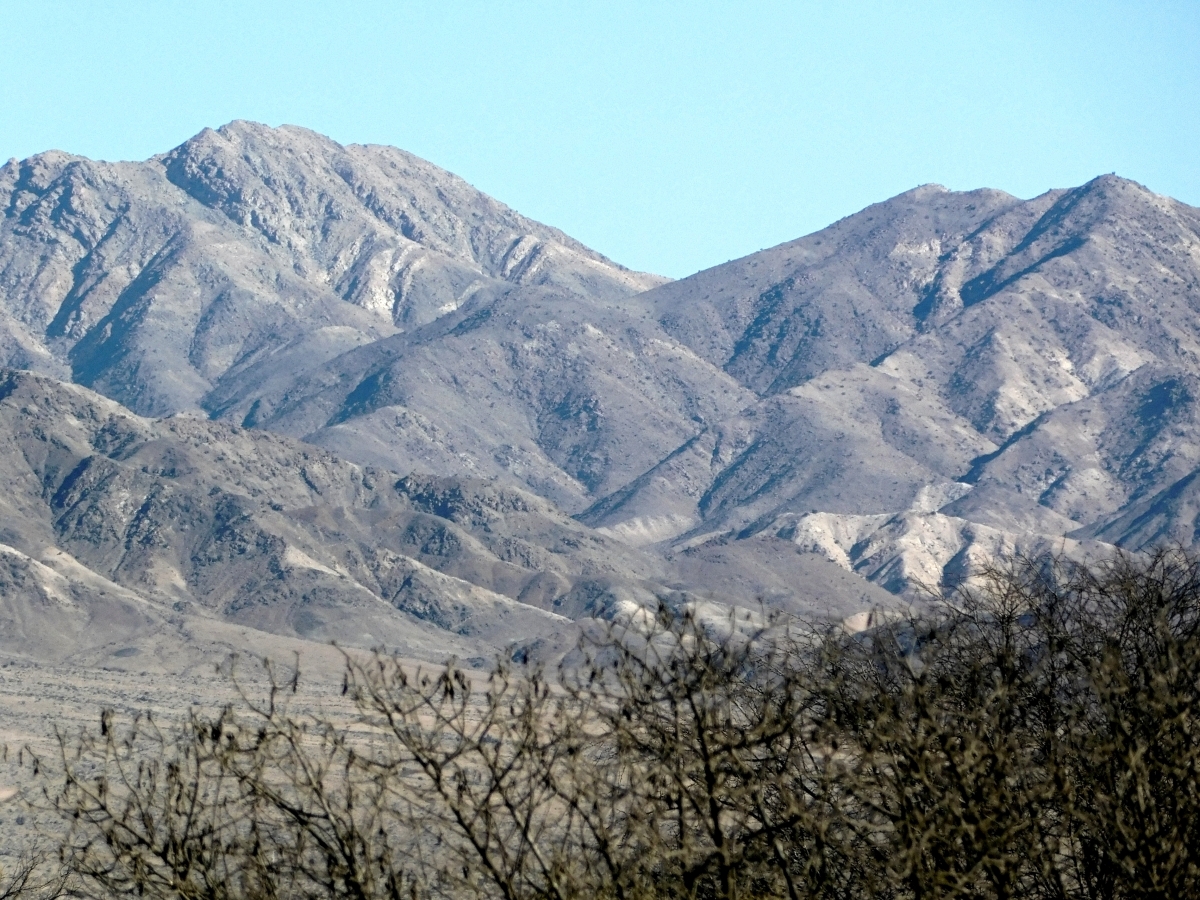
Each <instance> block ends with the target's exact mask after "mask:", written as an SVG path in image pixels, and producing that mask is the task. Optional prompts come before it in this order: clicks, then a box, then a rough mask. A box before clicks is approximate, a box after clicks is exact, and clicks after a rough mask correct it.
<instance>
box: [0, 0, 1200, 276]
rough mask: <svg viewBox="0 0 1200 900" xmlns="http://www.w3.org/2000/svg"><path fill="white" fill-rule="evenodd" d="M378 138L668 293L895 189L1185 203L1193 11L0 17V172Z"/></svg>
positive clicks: (1199, 109)
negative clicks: (226, 132) (670, 284)
mask: <svg viewBox="0 0 1200 900" xmlns="http://www.w3.org/2000/svg"><path fill="white" fill-rule="evenodd" d="M235 118H245V119H254V120H256V121H260V122H266V123H268V124H271V125H278V124H281V123H285V122H286V123H291V124H297V125H305V126H307V127H309V128H314V129H316V130H318V131H321V132H323V133H325V134H328V135H330V136H331V137H333V138H335V139H336V140H338V141H341V142H343V143H351V142H371V143H386V144H395V145H397V146H400V147H404V148H405V149H407V150H410V151H412V152H414V153H416V154H418V155H420V156H423V157H425V158H427V159H429V160H431V161H433V162H435V163H437V164H439V165H441V166H444V167H446V168H448V169H451V170H452V171H454V172H457V173H458V174H460V175H462V176H463V177H464V178H466V179H467V180H468V181H470V182H471V183H473V184H475V185H476V186H478V187H480V188H482V189H483V190H485V191H487V192H488V193H491V194H493V195H494V196H496V197H498V198H499V199H501V200H503V201H504V202H506V203H508V204H510V205H511V206H514V207H516V208H517V209H518V210H520V211H521V212H523V213H526V214H527V215H530V216H533V217H534V218H537V219H541V220H543V221H545V222H549V223H551V224H553V225H557V226H559V227H560V228H563V229H564V230H566V231H567V232H569V233H570V234H572V235H574V236H576V237H578V238H579V239H580V240H582V241H584V242H585V243H587V244H590V245H591V246H593V247H595V248H596V249H598V250H600V251H602V252H604V253H606V254H608V255H609V256H612V257H613V258H614V259H617V260H618V261H620V262H623V263H625V264H626V265H630V266H633V267H636V268H641V269H649V270H653V271H657V272H661V273H663V274H667V275H672V276H681V275H686V274H689V273H690V272H693V271H695V270H697V269H700V268H704V267H707V266H710V265H715V264H717V263H720V262H724V261H725V260H727V259H730V258H733V257H737V256H741V255H743V254H746V253H749V252H752V251H754V250H757V249H759V248H762V247H766V246H771V245H773V244H776V243H779V242H781V241H785V240H790V239H791V238H794V237H798V236H800V235H801V234H805V233H807V232H810V231H813V230H815V229H817V228H820V227H822V226H824V225H826V224H828V223H829V222H831V221H833V220H835V219H838V218H840V217H841V216H844V215H847V214H849V213H852V212H854V211H855V210H857V209H859V208H861V207H863V206H865V205H867V204H868V203H871V202H874V201H877V200H882V199H884V198H886V197H888V196H891V195H893V194H896V193H899V192H900V191H903V190H906V189H908V188H910V187H913V186H914V185H917V184H921V183H924V182H931V181H935V182H940V183H942V184H945V185H947V186H948V187H951V188H963V189H965V188H973V187H980V186H989V187H997V188H1002V189H1004V190H1007V191H1010V192H1012V193H1015V194H1017V195H1020V196H1026V197H1027V196H1032V195H1035V194H1038V193H1040V192H1042V191H1044V190H1046V189H1048V188H1051V187H1065V186H1071V185H1075V184H1080V183H1082V182H1084V181H1086V180H1087V179H1089V178H1091V177H1093V176H1095V175H1098V174H1100V173H1103V172H1110V171H1116V172H1117V173H1118V174H1120V175H1124V176H1126V177H1129V178H1134V179H1136V180H1138V181H1141V182H1143V183H1144V184H1146V185H1148V186H1149V187H1150V188H1152V189H1153V190H1155V191H1159V192H1160V193H1165V194H1170V195H1172V196H1174V197H1177V198H1179V199H1181V200H1184V201H1186V202H1189V203H1192V204H1195V205H1200V2H1198V0H1184V2H1172V0H1161V2H1151V0H1142V2H1105V0H1088V2H1053V0H1040V2H1018V0H1013V2H1005V0H996V2H983V0H955V2H925V3H922V2H888V3H884V2H879V3H869V2H850V0H838V2H834V0H826V2H820V3H806V2H753V0H749V2H747V0H742V2H736V3H732V2H731V3H705V2H692V3H684V2H678V3H665V2H654V0H637V2H624V0H603V2H582V0H581V2H567V0H560V2H505V0H487V2H453V0H440V2H420V3H418V2H405V0H391V2H382V0H380V2H351V0H343V2H339V3H332V2H328V3H317V2H304V0H290V2H266V0H237V2H232V0H208V2H204V0H193V2H189V3H184V2H177V0H154V2H134V0H127V2H120V0H23V2H11V0H0V157H3V158H7V157H10V156H17V157H24V156H28V155H29V154H32V153H35V152H38V151H41V150H46V149H49V148H58V149H62V150H68V151H72V152H75V153H81V154H84V155H87V156H91V157H98V158H104V159H141V158H145V157H147V156H150V155H152V154H154V153H157V152H161V151H164V150H167V149H169V148H170V147H173V146H175V145H177V144H179V143H180V142H182V141H183V140H185V139H186V138H188V137H189V136H191V135H192V134H194V133H195V132H197V131H199V130H200V129H201V128H202V127H204V126H216V125H220V124H222V123H224V122H226V121H229V120H230V119H235Z"/></svg>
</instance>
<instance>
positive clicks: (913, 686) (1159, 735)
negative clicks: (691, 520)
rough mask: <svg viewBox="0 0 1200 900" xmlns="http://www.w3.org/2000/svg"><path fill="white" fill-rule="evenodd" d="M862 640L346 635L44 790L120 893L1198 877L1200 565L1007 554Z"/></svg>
mask: <svg viewBox="0 0 1200 900" xmlns="http://www.w3.org/2000/svg"><path fill="white" fill-rule="evenodd" d="M972 585H973V586H971V587H968V588H963V589H960V590H958V591H956V592H955V593H954V594H953V595H952V596H949V597H946V598H944V603H943V609H942V611H941V613H940V614H939V615H937V616H931V617H927V618H914V619H910V620H906V621H901V622H895V623H892V624H889V625H887V626H885V627H882V628H877V629H874V630H872V631H869V632H865V633H862V634H858V635H853V636H847V635H845V634H844V633H842V632H841V631H837V630H827V629H822V628H817V627H812V626H807V625H805V626H801V625H799V624H798V623H796V622H795V621H793V620H787V619H783V618H772V617H769V616H755V615H748V614H746V613H744V612H739V613H738V614H737V615H736V616H734V617H732V618H730V619H721V620H716V621H710V620H707V619H705V618H704V617H702V616H701V615H699V614H697V613H694V612H683V613H675V612H672V611H671V610H668V609H667V608H665V607H664V608H663V609H660V610H659V611H658V613H657V615H655V614H646V615H644V616H642V617H633V618H632V619H631V620H629V621H627V622H625V623H624V624H623V625H610V626H606V627H604V628H603V629H601V631H600V633H598V634H595V635H593V637H592V638H591V639H590V640H587V641H585V642H584V644H583V645H582V646H581V648H580V652H579V653H578V654H577V655H576V656H575V657H573V658H572V664H571V665H570V666H569V667H564V668H563V670H562V671H561V672H560V673H558V677H557V678H555V679H547V678H546V677H545V676H544V674H543V673H542V672H540V671H538V670H535V669H529V668H522V667H513V666H510V665H507V664H502V665H499V666H497V668H496V669H495V670H494V671H493V672H492V673H491V675H490V677H489V678H487V679H486V680H483V679H481V678H479V677H478V676H476V675H473V674H469V673H468V672H466V671H464V670H461V669H459V668H458V667H457V666H455V665H454V664H450V665H448V666H446V667H445V668H444V669H438V670H430V671H414V670H413V669H411V668H409V667H407V666H405V665H404V664H402V663H401V662H400V661H399V660H396V659H393V658H389V657H387V656H384V655H376V656H374V657H372V658H367V659H366V660H363V659H360V658H348V661H347V673H346V682H345V694H346V695H347V697H348V698H349V699H350V700H351V701H352V702H353V708H354V713H353V715H352V716H351V717H350V718H351V720H352V721H350V722H349V723H347V722H344V721H341V720H339V719H337V717H335V716H334V715H332V714H330V715H324V716H322V715H318V716H312V715H301V714H298V713H294V712H292V711H290V710H289V709H288V707H287V705H286V703H285V702H284V701H285V700H286V698H287V696H288V691H287V686H286V685H283V686H282V687H276V688H275V689H273V690H272V691H271V693H270V696H269V697H268V698H267V699H266V700H265V701H264V702H263V703H261V704H255V703H252V702H250V701H249V700H246V701H245V702H244V703H243V705H242V706H241V707H240V708H236V709H228V710H224V711H222V712H220V713H219V714H217V715H214V716H210V717H204V716H200V715H197V716H195V717H194V718H193V719H192V720H191V722H190V723H189V725H188V727H187V728H186V729H185V730H184V732H183V733H182V734H181V735H178V736H174V735H172V736H171V737H170V738H168V737H165V736H163V735H161V734H159V733H158V732H156V731H154V730H153V729H152V728H148V727H147V726H148V724H149V723H146V722H144V721H140V722H134V723H132V724H127V725H124V726H118V725H117V724H116V723H115V722H114V721H113V719H112V717H111V716H106V718H105V719H104V720H103V727H102V731H101V734H100V735H98V736H97V735H93V736H91V737H85V738H84V739H83V741H81V742H80V743H79V744H77V745H73V746H72V747H71V748H70V752H68V753H66V754H65V755H64V764H65V778H63V779H62V780H61V781H60V782H59V783H58V784H57V786H56V787H55V788H54V789H53V790H50V791H49V792H48V794H47V796H48V797H49V798H50V799H51V800H52V801H53V802H54V803H55V805H56V806H57V808H58V809H59V810H60V811H61V812H62V814H63V816H64V819H65V821H67V822H68V823H69V825H70V833H69V835H68V837H67V839H66V840H65V841H64V844H63V852H64V859H65V861H66V862H67V864H68V866H69V867H70V869H71V870H72V871H73V873H74V878H75V882H74V884H75V890H76V891H77V892H79V893H82V894H86V895H90V896H98V897H111V896H119V895H127V894H128V895H137V896H150V897H162V898H193V897H195V898H201V897H203V898H225V897H235V896H236V897H246V898H252V897H270V898H275V897H279V898H282V897H288V898H293V897H356V898H362V900H368V898H372V900H373V898H377V897H378V898H385V897H395V898H399V897H413V898H416V897H453V898H463V897H485V898H503V900H527V898H529V900H533V898H551V900H573V898H583V897H588V898H592V897H611V898H621V900H638V898H649V897H670V898H714V900H715V898H726V900H734V898H749V897H786V898H816V897H822V898H825V897H828V898H857V897H864V898H865V897H885V898H889V897H890V898H934V897H936V898H952V897H981V898H1009V897H1013V898H1016V897H1021V898H1025V897H1029V898H1062V900H1074V898H1080V900H1083V898H1088V900H1091V898H1133V897H1138V898H1142V897H1164V898H1166V897H1188V896H1200V833H1198V832H1200V772H1198V767H1200V734H1198V732H1197V728H1198V726H1197V724H1196V717H1197V712H1198V709H1200V632H1198V629H1200V564H1198V563H1197V561H1196V559H1195V558H1193V557H1192V556H1190V555H1188V554H1186V553H1184V552H1182V551H1164V552H1161V553H1158V554H1156V555H1154V556H1152V557H1149V558H1141V557H1138V558H1134V557H1125V556H1122V557H1117V558H1115V559H1112V560H1109V561H1107V562H1103V563H1099V564H1095V565H1080V564H1074V563H1069V562H1065V561H1062V560H1056V559H1050V558H1043V559H1018V560H1012V561H1009V562H1008V563H1006V564H1005V565H1003V566H998V567H995V568H992V569H991V570H989V571H987V572H985V573H984V574H983V576H982V577H981V578H980V579H977V580H975V581H974V582H972Z"/></svg>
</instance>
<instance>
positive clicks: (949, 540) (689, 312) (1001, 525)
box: [0, 122, 1200, 592]
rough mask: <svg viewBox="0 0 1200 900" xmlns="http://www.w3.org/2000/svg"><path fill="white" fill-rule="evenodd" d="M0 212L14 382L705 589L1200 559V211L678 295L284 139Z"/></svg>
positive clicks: (43, 160)
mask: <svg viewBox="0 0 1200 900" xmlns="http://www.w3.org/2000/svg"><path fill="white" fill-rule="evenodd" d="M0 200H2V201H3V202H4V204H5V206H4V208H5V210H6V212H5V217H4V219H3V222H2V223H0V293H2V297H0V299H2V301H3V302H2V303H0V362H5V363H7V364H9V365H13V366H17V367H22V368H32V369H37V370H40V371H43V372H47V373H50V374H52V375H55V376H56V377H59V378H63V379H69V380H74V381H76V382H78V383H81V384H85V385H88V386H90V387H93V388H95V389H96V390H98V391H100V392H101V393H103V394H105V395H107V396H109V397H112V398H114V399H116V400H118V401H120V402H121V403H123V404H125V405H126V406H128V407H130V408H131V409H133V410H134V411H135V412H138V413H140V414H144V415H152V416H159V415H169V414H172V413H178V412H186V413H189V414H191V415H198V416H202V417H203V416H208V417H211V418H215V419H218V420H221V421H224V422H227V423H231V424H235V425H241V426H245V427H254V428H260V429H268V430H273V431H276V432H280V433H283V434H287V435H291V436H293V437H296V438H301V439H303V440H305V441H307V442H309V443H311V444H316V445H319V446H321V447H324V448H326V449H328V450H331V451H333V452H335V453H336V454H338V455H339V456H342V457H344V458H346V459H348V460H352V461H355V462H357V463H359V464H369V465H371V466H374V467H377V468H379V469H381V470H391V471H394V472H396V473H397V474H398V475H401V474H404V473H409V472H416V473H428V474H431V475H437V476H455V477H458V476H469V477H471V478H476V479H480V478H482V479H497V480H499V482H502V483H508V484H517V485H521V486H522V487H523V488H524V489H527V490H532V491H533V492H534V493H536V494H539V495H541V496H542V497H544V498H547V499H548V500H550V501H552V502H553V503H554V504H556V505H557V506H558V507H559V508H560V509H562V510H564V511H566V512H568V513H572V514H576V515H577V516H578V519H579V521H581V522H583V523H585V524H586V525H588V526H591V527H593V528H595V529H598V530H599V532H600V533H601V535H607V536H609V537H610V538H619V539H620V540H622V541H624V542H626V543H634V544H638V545H643V546H647V547H651V548H652V549H653V550H654V552H656V553H658V554H659V555H660V556H663V555H665V556H666V557H667V558H668V561H670V563H671V565H675V566H683V567H684V568H687V567H689V566H690V567H692V568H691V569H689V571H693V570H695V568H696V566H700V565H701V563H703V565H704V566H707V565H709V563H713V561H714V560H717V559H720V560H722V561H723V562H722V563H721V564H722V565H725V564H732V563H731V560H733V559H734V557H737V558H739V559H743V560H746V559H751V558H753V559H755V560H758V561H759V562H761V560H762V559H763V558H769V557H770V553H774V552H776V551H780V552H782V548H785V547H788V548H792V549H791V550H789V551H788V552H790V553H793V554H794V553H796V552H800V550H804V551H805V552H807V553H809V555H810V556H811V555H814V554H815V555H816V556H817V557H821V558H824V559H826V560H828V561H832V562H833V563H835V564H836V565H838V566H842V567H844V568H848V569H850V570H851V571H854V572H858V573H860V574H863V575H865V576H867V577H869V578H872V579H874V580H875V581H876V582H877V583H879V584H886V585H887V586H888V588H889V589H891V590H894V591H900V592H904V591H906V590H908V586H909V585H910V584H911V582H912V579H913V578H919V579H920V580H924V581H927V580H929V579H930V578H934V577H935V576H936V574H937V573H939V572H940V573H942V575H943V576H945V577H948V578H951V577H957V574H961V572H963V571H965V569H966V568H969V566H968V565H967V562H966V561H967V560H969V559H971V558H975V557H978V556H979V554H981V553H984V552H992V551H993V550H995V549H997V548H1003V547H1012V546H1041V545H1048V544H1053V543H1054V542H1056V541H1057V542H1059V543H1060V544H1061V542H1062V541H1064V540H1078V541H1083V542H1085V543H1086V542H1088V541H1094V540H1101V541H1104V542H1111V543H1119V544H1122V545H1127V546H1131V547H1139V546H1144V545H1145V544H1146V543H1147V542H1148V541H1152V540H1157V539H1160V538H1161V536H1163V535H1168V534H1169V535H1173V536H1179V535H1182V534H1193V533H1194V532H1195V529H1194V528H1193V522H1192V519H1194V516H1193V515H1192V513H1191V510H1192V504H1191V503H1190V501H1188V500H1187V499H1186V498H1187V496H1190V494H1189V489H1188V487H1187V486H1188V485H1190V484H1191V483H1192V479H1193V474H1194V472H1195V471H1196V469H1197V467H1198V466H1200V452H1198V451H1197V447H1200V434H1198V432H1197V429H1196V424H1195V422H1196V416H1195V415H1194V409H1195V403H1196V399H1195V398H1196V397H1197V396H1200V391H1198V390H1197V389H1195V388H1194V384H1193V383H1194V381H1195V379H1196V378H1197V377H1198V376H1200V371H1198V365H1200V363H1198V360H1200V355H1198V354H1200V330H1198V329H1200V326H1198V324H1197V322H1198V321H1200V317H1198V315H1197V314H1198V313H1200V299H1198V294H1197V292H1198V290H1200V237H1198V236H1197V235H1198V234H1200V213H1198V211H1197V210H1195V209H1193V208H1191V207H1188V206H1186V205H1184V204H1181V203H1178V202H1176V201H1174V200H1171V199H1169V198H1165V197H1159V196H1157V195H1155V194H1153V193H1151V192H1150V191H1148V190H1146V189H1145V188H1144V187H1142V186H1140V185H1137V184H1135V183H1133V182H1130V181H1127V180H1124V179H1120V178H1117V177H1115V176H1101V177H1100V178H1097V179H1094V180H1092V181H1091V182H1089V183H1087V184H1085V185H1082V186H1080V187H1077V188H1072V189H1066V190H1055V191H1050V192H1048V193H1046V194H1044V195H1042V196H1040V197H1036V198H1033V199H1031V200H1022V199H1019V198H1016V197H1013V196H1011V195H1008V194H1005V193H1003V192H1000V191H994V190H976V191H968V192H956V191H948V190H946V189H945V188H943V187H941V186H938V185H924V186H921V187H919V188H915V189H913V190H911V191H908V192H905V193H904V194H901V195H898V196H897V197H894V198H892V199H890V200H887V201H884V202H882V203H878V204H875V205H873V206H871V207H868V208H867V209H865V210H863V211H861V212H859V213H856V214H854V215H852V216H848V217H846V218H845V219H842V220H840V221H839V222H836V223H834V224H833V225H831V226H830V227H829V228H826V229H823V230H822V231H820V232H817V233H815V234H812V235H809V236H807V237H804V238H800V239H798V240H796V241H791V242H788V243H786V244H782V245H780V246H778V247H775V248H771V249H769V250H765V251H762V252H761V253H757V254H753V255H751V256H749V257H746V258H745V259H741V260H735V261H733V262H730V263H727V264H725V265H723V266H718V267H715V268H713V269H710V270H707V271H705V272H701V273H698V274H696V275H694V276H691V277H690V278H685V279H682V280H680V281H677V282H671V283H664V280H663V279H658V278H655V277H654V276H646V275H641V274H638V273H632V272H629V271H628V270H626V269H623V268H622V267H620V266H618V265H617V264H615V263H612V262H611V261H609V260H606V259H605V258H604V257H602V256H600V255H599V254H596V253H594V252H592V251H590V250H588V249H587V248H585V247H583V246H582V245H579V244H578V243H577V242H575V241H573V240H572V239H570V238H569V237H567V236H566V235H563V234H562V233H561V232H558V231H556V230H555V229H553V228H550V227H548V226H543V225H540V224H538V223H535V222H531V221H530V220H527V219H524V218H523V217H521V216H520V215H519V214H517V213H515V212H514V211H512V210H510V209H508V208H507V207H505V206H503V204H501V203H499V202H497V201H495V200H492V199H491V198H488V197H486V196H485V195H483V194H481V193H479V192H478V191H475V190H474V189H473V188H471V187H470V186H469V185H467V184H465V182H462V181H461V180H460V179H457V178H456V177H455V176H453V175H450V174H449V173H446V172H444V171H442V170H440V169H437V168H436V167H435V166H432V165H431V164H429V163H426V162H424V161H422V160H419V159H416V158H415V157H412V156H411V155H409V154H406V153H404V152H403V151H400V150H395V149H393V148H382V147H369V146H368V147H362V146H341V145H338V144H336V143H335V142H333V141H330V140H328V139H327V138H323V137H321V136H320V135H317V134H315V133H313V132H310V131H306V130H304V129H299V128H293V127H289V126H285V127H283V128H278V129H270V128H266V127H264V126H259V125H254V124H251V123H241V122H235V123H231V124H229V125H227V126H224V127H223V128H221V129H218V130H216V131H204V132H202V133H201V134H199V135H197V136H196V137H195V138H193V139H192V140H190V141H188V142H186V143H185V144H183V145H181V146H180V147H178V148H176V149H175V150H173V151H170V152H169V153H166V154H164V155H162V156H159V157H155V158H154V159H152V160H150V161H147V162H144V163H93V162H90V161H88V160H82V159H79V158H75V157H69V156H67V155H65V154H60V153H48V154H42V155H40V156H38V157H34V158H32V159H30V160H26V161H25V162H22V163H10V164H9V165H7V166H5V167H3V169H0ZM935 501H936V504H937V505H933V506H931V504H934V503H935ZM1189 540H1191V539H1190V538H1189ZM755 541H758V542H760V544H753V542H755ZM764 547H770V548H773V549H772V550H771V551H770V553H767V551H766V550H763V548H764ZM762 553H767V557H762V556H761V554H762ZM972 554H974V556H972ZM780 559H782V557H780ZM789 559H790V557H789ZM714 564H715V563H714ZM757 564H759V563H758V562H756V565H757ZM779 565H780V566H781V567H783V568H786V567H787V566H786V565H785V563H783V562H780V563H779ZM787 565H790V563H788V564H787ZM735 568H736V566H735ZM705 571H706V572H709V573H710V574H711V572H712V571H715V570H711V569H706V570H705ZM738 571H743V570H738ZM956 573H957V574H956ZM910 575H911V576H912V577H911V578H910ZM738 577H741V576H738ZM714 578H715V576H714Z"/></svg>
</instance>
